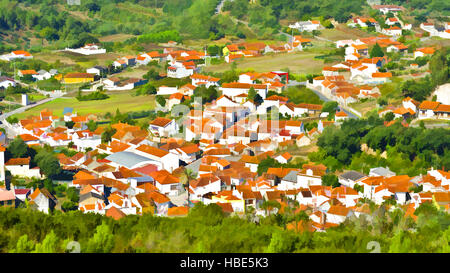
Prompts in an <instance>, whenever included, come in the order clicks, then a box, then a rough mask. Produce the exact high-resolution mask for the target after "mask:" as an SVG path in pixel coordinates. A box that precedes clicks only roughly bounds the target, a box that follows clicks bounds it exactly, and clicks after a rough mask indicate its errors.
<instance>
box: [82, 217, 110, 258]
mask: <svg viewBox="0 0 450 273" xmlns="http://www.w3.org/2000/svg"><path fill="white" fill-rule="evenodd" d="M114 244H115V241H114V235H113V234H112V233H111V229H110V227H109V225H108V224H106V222H103V223H102V224H101V225H99V226H97V228H96V232H95V234H94V237H92V238H91V239H90V240H89V242H88V245H87V251H86V252H88V253H109V252H111V250H112V249H113V248H114Z"/></svg>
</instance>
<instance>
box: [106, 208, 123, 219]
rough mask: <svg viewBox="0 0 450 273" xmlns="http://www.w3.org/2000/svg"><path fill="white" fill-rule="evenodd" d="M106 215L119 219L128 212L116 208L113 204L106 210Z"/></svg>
mask: <svg viewBox="0 0 450 273" xmlns="http://www.w3.org/2000/svg"><path fill="white" fill-rule="evenodd" d="M105 215H106V216H107V217H112V218H114V220H119V219H121V218H123V217H125V216H126V214H125V213H124V212H123V211H121V210H120V209H118V208H116V207H114V206H112V207H111V208H109V209H108V210H106V213H105Z"/></svg>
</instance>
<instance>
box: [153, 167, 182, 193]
mask: <svg viewBox="0 0 450 273" xmlns="http://www.w3.org/2000/svg"><path fill="white" fill-rule="evenodd" d="M150 176H151V177H152V178H153V179H154V180H155V186H156V187H157V188H158V190H159V191H160V192H161V193H162V194H167V195H169V196H177V195H178V194H179V193H180V190H181V184H180V180H179V179H178V178H177V177H175V176H173V175H171V174H170V173H169V172H168V171H166V170H160V171H157V172H153V173H151V174H150Z"/></svg>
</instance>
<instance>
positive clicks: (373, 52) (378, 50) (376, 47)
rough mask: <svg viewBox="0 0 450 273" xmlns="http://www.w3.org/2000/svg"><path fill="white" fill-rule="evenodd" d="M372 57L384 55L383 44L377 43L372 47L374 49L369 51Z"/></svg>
mask: <svg viewBox="0 0 450 273" xmlns="http://www.w3.org/2000/svg"><path fill="white" fill-rule="evenodd" d="M369 55H370V58H373V57H383V56H384V52H383V49H382V48H381V46H380V45H379V44H378V43H375V45H374V46H373V47H372V49H371V50H370V52H369Z"/></svg>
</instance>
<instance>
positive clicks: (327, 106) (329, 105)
mask: <svg viewBox="0 0 450 273" xmlns="http://www.w3.org/2000/svg"><path fill="white" fill-rule="evenodd" d="M338 106H339V105H338V103H337V101H331V100H330V101H327V102H325V103H324V104H323V106H322V112H328V113H335V112H336V110H337V109H338Z"/></svg>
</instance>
